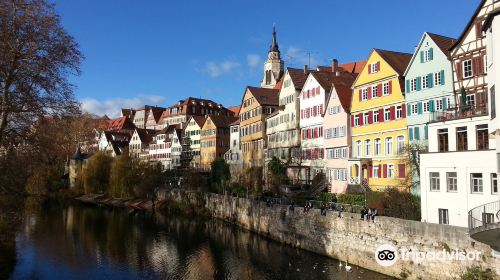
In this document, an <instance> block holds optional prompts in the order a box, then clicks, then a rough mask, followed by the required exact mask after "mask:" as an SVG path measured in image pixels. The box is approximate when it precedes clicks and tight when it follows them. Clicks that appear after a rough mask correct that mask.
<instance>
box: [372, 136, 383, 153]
mask: <svg viewBox="0 0 500 280" xmlns="http://www.w3.org/2000/svg"><path fill="white" fill-rule="evenodd" d="M381 154H382V140H381V139H380V138H377V139H375V141H374V144H373V155H374V156H380V155H381Z"/></svg>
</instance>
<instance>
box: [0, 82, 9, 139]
mask: <svg viewBox="0 0 500 280" xmlns="http://www.w3.org/2000/svg"><path fill="white" fill-rule="evenodd" d="M8 88H9V87H8V86H7V85H5V87H4V88H3V90H2V107H1V108H0V145H2V144H3V141H4V131H5V128H6V127H7V117H8V114H9V105H8V104H9V91H8Z"/></svg>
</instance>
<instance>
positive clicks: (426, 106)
mask: <svg viewBox="0 0 500 280" xmlns="http://www.w3.org/2000/svg"><path fill="white" fill-rule="evenodd" d="M422 108H423V112H424V113H427V112H429V111H430V110H431V103H430V102H429V101H424V102H422Z"/></svg>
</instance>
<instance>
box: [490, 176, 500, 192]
mask: <svg viewBox="0 0 500 280" xmlns="http://www.w3.org/2000/svg"><path fill="white" fill-rule="evenodd" d="M490 177H491V194H496V195H498V193H499V189H498V176H497V174H496V173H491V175H490ZM495 188H496V190H495Z"/></svg>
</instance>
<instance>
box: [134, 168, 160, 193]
mask: <svg viewBox="0 0 500 280" xmlns="http://www.w3.org/2000/svg"><path fill="white" fill-rule="evenodd" d="M136 168H137V171H136V174H137V178H138V180H137V183H136V184H135V187H134V194H135V196H137V197H150V196H152V195H153V194H154V191H155V188H157V187H159V186H161V185H162V184H163V181H164V174H163V172H162V166H161V163H159V162H154V163H149V162H141V163H139V164H137V165H136Z"/></svg>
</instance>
